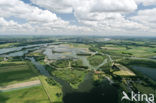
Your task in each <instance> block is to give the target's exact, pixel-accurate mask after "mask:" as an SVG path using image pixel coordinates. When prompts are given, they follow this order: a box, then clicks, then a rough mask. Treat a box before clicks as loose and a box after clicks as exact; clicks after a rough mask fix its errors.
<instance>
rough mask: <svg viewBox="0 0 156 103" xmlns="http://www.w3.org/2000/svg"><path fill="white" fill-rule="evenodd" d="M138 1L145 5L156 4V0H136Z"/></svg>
mask: <svg viewBox="0 0 156 103" xmlns="http://www.w3.org/2000/svg"><path fill="white" fill-rule="evenodd" d="M135 2H136V3H138V4H140V3H142V4H143V5H144V6H149V5H156V0H135Z"/></svg>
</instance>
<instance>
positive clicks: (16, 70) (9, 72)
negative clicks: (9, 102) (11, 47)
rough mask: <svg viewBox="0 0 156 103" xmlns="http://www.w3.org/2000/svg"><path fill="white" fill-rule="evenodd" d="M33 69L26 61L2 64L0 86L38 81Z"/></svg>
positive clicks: (0, 67)
mask: <svg viewBox="0 0 156 103" xmlns="http://www.w3.org/2000/svg"><path fill="white" fill-rule="evenodd" d="M33 69H34V68H33V66H32V65H31V63H28V62H24V61H16V62H0V86H6V85H9V84H14V83H18V82H24V81H32V80H36V79H38V78H37V75H36V74H35V73H34V72H33Z"/></svg>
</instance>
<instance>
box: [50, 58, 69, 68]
mask: <svg viewBox="0 0 156 103" xmlns="http://www.w3.org/2000/svg"><path fill="white" fill-rule="evenodd" d="M51 65H52V66H55V67H56V68H66V67H69V60H57V61H56V62H53V63H51Z"/></svg>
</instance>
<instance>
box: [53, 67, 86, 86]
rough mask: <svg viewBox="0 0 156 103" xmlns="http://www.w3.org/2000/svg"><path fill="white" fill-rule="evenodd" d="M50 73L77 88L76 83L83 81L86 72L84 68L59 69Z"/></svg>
mask: <svg viewBox="0 0 156 103" xmlns="http://www.w3.org/2000/svg"><path fill="white" fill-rule="evenodd" d="M52 74H53V75H55V76H56V77H58V78H61V79H63V80H66V81H67V82H68V83H70V85H71V86H72V87H73V88H78V85H79V84H80V83H81V82H82V81H83V79H84V77H85V75H86V72H85V71H84V70H75V69H72V70H71V69H61V70H55V71H53V72H52Z"/></svg>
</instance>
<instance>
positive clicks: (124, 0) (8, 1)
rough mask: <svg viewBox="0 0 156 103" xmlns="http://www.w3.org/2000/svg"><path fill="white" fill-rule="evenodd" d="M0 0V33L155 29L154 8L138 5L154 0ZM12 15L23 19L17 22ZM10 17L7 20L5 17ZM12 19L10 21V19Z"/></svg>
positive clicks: (126, 31) (97, 32)
mask: <svg viewBox="0 0 156 103" xmlns="http://www.w3.org/2000/svg"><path fill="white" fill-rule="evenodd" d="M31 1H32V3H33V4H36V5H38V6H40V7H42V8H44V9H41V8H39V7H37V6H34V5H31V4H26V3H24V2H22V1H20V0H0V34H2V33H4V34H6V33H14V34H116V33H118V34H142V33H144V34H146V33H153V34H154V33H155V32H156V31H155V30H154V29H156V19H155V16H154V15H155V12H156V9H149V10H139V12H138V13H137V15H136V16H132V17H126V16H125V15H126V14H128V13H133V12H136V9H137V5H138V4H140V3H143V5H151V4H152V3H155V1H156V0H31ZM57 13H61V14H64V13H70V14H71V13H73V14H74V16H75V18H76V19H77V22H78V23H77V24H80V25H76V24H75V25H71V24H70V21H65V20H63V19H62V18H60V17H58V16H57V15H56V14H57ZM12 17H15V18H17V19H18V18H19V19H23V20H24V21H25V22H23V23H19V22H18V20H17V21H14V19H12ZM8 18H9V19H8ZM11 19H12V20H11Z"/></svg>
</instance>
